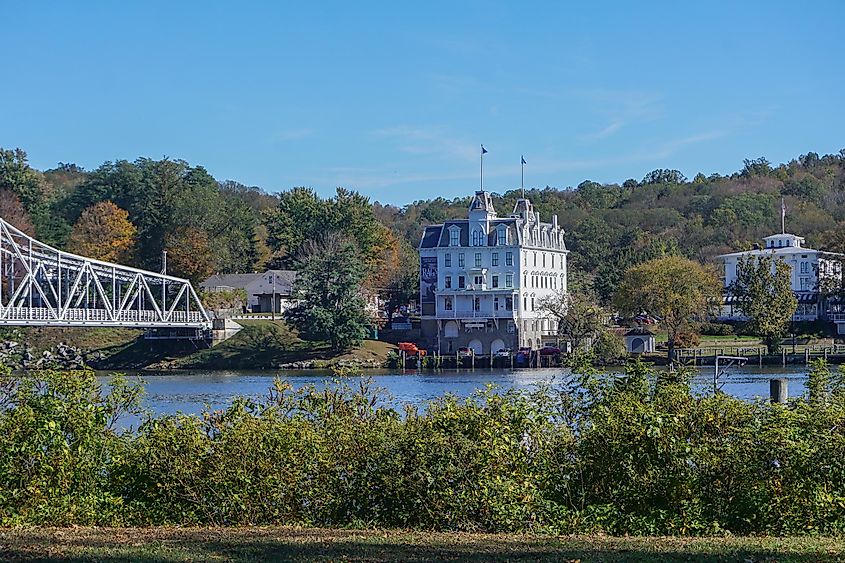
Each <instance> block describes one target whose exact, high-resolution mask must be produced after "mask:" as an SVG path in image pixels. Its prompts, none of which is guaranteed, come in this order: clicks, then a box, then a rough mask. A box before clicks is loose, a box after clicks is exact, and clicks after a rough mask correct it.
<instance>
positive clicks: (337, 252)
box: [285, 233, 371, 352]
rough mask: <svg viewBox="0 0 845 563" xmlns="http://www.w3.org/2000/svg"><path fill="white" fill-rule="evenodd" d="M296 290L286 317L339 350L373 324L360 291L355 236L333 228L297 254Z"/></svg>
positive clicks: (361, 274) (308, 336) (357, 341)
mask: <svg viewBox="0 0 845 563" xmlns="http://www.w3.org/2000/svg"><path fill="white" fill-rule="evenodd" d="M298 266H299V268H298V273H297V277H296V281H295V282H294V288H293V292H294V295H295V297H296V299H297V300H298V303H297V304H296V305H295V306H293V307H291V308H290V309H288V310H287V311H285V319H286V320H287V321H288V322H289V323H290V324H292V325H293V326H294V327H296V329H297V330H298V331H299V332H300V334H301V335H303V336H304V337H305V338H306V339H308V340H328V341H329V342H330V343H331V347H332V350H334V351H336V352H339V351H343V350H347V349H349V348H351V347H352V346H356V345H358V344H360V342H361V341H362V340H363V339H364V338H365V337H366V335H367V329H368V327H369V326H370V324H371V321H370V318H369V317H368V315H367V313H366V310H365V307H366V302H365V301H364V297H363V295H362V291H363V282H364V275H365V272H364V266H363V264H362V261H361V255H360V253H359V251H358V249H357V247H356V245H355V243H354V241H352V240H349V239H348V238H346V237H344V236H343V235H340V234H338V233H329V234H327V235H324V236H323V237H321V238H320V239H318V240H316V241H310V242H309V243H307V244H306V245H305V246H304V247H303V250H302V251H301V252H300V254H299V260H298Z"/></svg>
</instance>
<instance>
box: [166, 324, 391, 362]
mask: <svg viewBox="0 0 845 563" xmlns="http://www.w3.org/2000/svg"><path fill="white" fill-rule="evenodd" d="M238 322H239V323H240V324H242V325H243V326H244V329H243V330H241V331H240V332H239V333H238V334H236V335H235V336H234V337H232V338H230V339H229V340H226V341H224V342H221V343H220V344H218V345H216V346H214V347H213V348H211V349H208V350H200V351H197V352H195V353H193V354H190V355H188V356H185V357H183V358H180V359H179V360H178V361H177V362H176V365H177V366H178V367H182V368H227V369H228V368H254V369H256V368H271V367H276V366H278V365H279V364H283V363H288V362H294V361H299V360H352V359H356V360H361V361H370V360H375V361H378V362H383V361H384V360H385V358H386V357H387V353H388V352H389V351H390V350H394V349H395V348H396V347H395V346H393V345H392V344H388V343H386V342H379V341H376V340H365V341H364V342H363V343H362V344H361V346H359V347H357V348H355V349H353V350H351V351H350V352H348V353H346V354H341V355H339V356H338V355H336V354H334V353H333V352H332V351H331V350H330V349H329V346H328V344H327V343H325V342H316V343H315V342H307V341H304V340H300V339H299V338H298V337H297V336H296V334H295V333H294V332H292V331H291V330H290V329H289V328H288V327H287V326H286V325H285V323H284V322H282V321H272V320H269V319H268V320H247V321H238Z"/></svg>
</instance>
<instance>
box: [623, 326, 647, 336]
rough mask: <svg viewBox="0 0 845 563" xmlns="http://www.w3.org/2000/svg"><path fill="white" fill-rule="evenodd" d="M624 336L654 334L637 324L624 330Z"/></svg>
mask: <svg viewBox="0 0 845 563" xmlns="http://www.w3.org/2000/svg"><path fill="white" fill-rule="evenodd" d="M625 336H654V333H653V332H651V331H650V330H648V329H647V328H643V327H641V326H637V327H634V328H632V329H631V330H629V331H628V332H626V333H625Z"/></svg>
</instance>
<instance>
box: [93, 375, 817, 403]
mask: <svg viewBox="0 0 845 563" xmlns="http://www.w3.org/2000/svg"><path fill="white" fill-rule="evenodd" d="M698 372H699V373H698V376H697V377H696V378H695V380H694V381H693V390H694V392H696V393H701V394H705V393H712V389H713V368H712V367H709V368H707V367H703V368H699V370H698ZM805 374H806V368H804V367H803V366H787V367H779V366H778V367H762V368H760V367H747V366H746V367H743V368H733V369H730V370H728V372H727V375H726V376H725V377H723V378H722V380H721V381H722V382H723V383H724V385H723V387H722V391H723V392H725V393H729V394H731V395H734V396H736V397H740V398H743V399H748V400H752V399H754V398H756V397H763V398H767V397H768V394H769V379H771V378H774V377H786V378H787V379H788V381H789V394H790V396H793V397H794V396H797V395H800V394H802V393H803V392H804V380H805V379H806V375H805ZM130 375H132V376H139V377H140V378H141V380H142V381H143V385H144V388H145V390H146V395H145V397H144V405H145V407H146V408H147V409H149V410H150V411H151V412H152V413H153V414H156V415H159V414H173V413H176V412H183V413H191V414H196V413H200V412H202V411H203V410H204V409H206V408H210V409H221V408H225V407H227V406H228V405H230V404H231V402H232V399H233V398H234V397H237V396H242V397H248V398H251V399H260V398H263V397H266V396H267V393H268V390H269V389H270V387H271V386H272V384H273V378H274V377H277V376H278V377H282V378H283V379H285V380H286V381H287V382H288V383H290V384H291V385H292V386H293V387H294V388H295V389H298V388H301V387H304V386H306V385H314V386H315V387H317V388H318V389H323V388H325V387H326V386H327V385H330V386H334V385H335V383H334V381H333V377H332V375H331V374H330V373H328V372H315V371H299V372H297V371H285V372H268V371H252V372H250V371H184V372H179V373H173V372H167V373H162V374H152V373H141V374H138V373H135V374H130ZM568 376H569V372H568V370H566V369H521V370H476V371H469V370H458V371H455V370H452V371H443V372H437V373H431V372H421V373H418V372H412V371H409V372H405V373H401V372H398V373H397V372H396V371H387V370H376V371H371V372H368V374H367V375H366V376H365V377H372V382H373V386H375V387H380V388H383V389H385V390H386V391H387V392H388V393H389V394H390V396H391V397H392V401H391V402H392V403H393V404H394V406H397V407H398V406H401V405H402V404H405V403H410V404H414V405H422V404H424V403H426V402H427V401H430V400H432V399H435V398H437V397H441V396H443V395H445V394H446V393H451V394H453V395H456V396H458V397H467V396H469V395H471V394H472V393H473V392H475V391H477V390H479V389H484V387H485V386H486V385H488V384H493V385H496V386H498V387H499V388H501V389H503V390H506V389H526V390H530V389H532V388H534V387H535V386H536V385H538V384H540V383H544V384H551V385H563V384H565V383H566V382H567V380H568ZM101 379H102V381H103V382H104V383H105V382H107V381H108V375H107V374H102V375H101ZM348 382H349V384H350V385H352V386H355V387H357V385H358V382H359V381H358V378H355V377H353V378H348Z"/></svg>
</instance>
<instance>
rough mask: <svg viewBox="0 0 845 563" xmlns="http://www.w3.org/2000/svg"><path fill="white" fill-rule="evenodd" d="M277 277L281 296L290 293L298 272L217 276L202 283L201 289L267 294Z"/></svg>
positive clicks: (277, 289) (272, 271)
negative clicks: (248, 290) (250, 291)
mask: <svg viewBox="0 0 845 563" xmlns="http://www.w3.org/2000/svg"><path fill="white" fill-rule="evenodd" d="M271 275H273V276H275V277H276V292H277V293H280V294H286V293H290V290H291V288H292V286H293V282H294V281H295V280H296V272H295V271H293V270H267V271H266V272H252V273H249V274H215V275H213V276H211V277H209V278H208V279H206V280H204V281H202V282H200V284H199V286H200V288H202V289H204V290H207V291H208V290H219V289H244V290H245V289H247V288H250V289H251V290H252V291H253V293H265V291H264V290H265V289H267V288H269V291H266V293H269V292H271V291H272V287H273V278H272V277H270V276H271Z"/></svg>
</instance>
